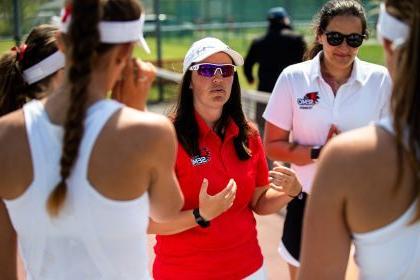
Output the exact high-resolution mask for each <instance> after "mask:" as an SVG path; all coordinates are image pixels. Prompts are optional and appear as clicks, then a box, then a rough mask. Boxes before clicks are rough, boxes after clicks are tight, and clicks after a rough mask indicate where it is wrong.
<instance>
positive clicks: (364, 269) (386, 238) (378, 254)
mask: <svg viewBox="0 0 420 280" xmlns="http://www.w3.org/2000/svg"><path fill="white" fill-rule="evenodd" d="M378 125H379V126H381V127H383V128H384V129H386V130H388V131H389V132H391V133H394V132H393V128H392V121H391V120H390V119H385V120H382V121H380V122H378ZM418 203H419V202H418V201H417V200H416V201H414V202H413V203H412V204H411V206H410V207H409V208H408V210H407V211H405V213H404V214H402V215H401V216H400V217H399V218H398V219H396V220H395V221H393V222H391V223H390V224H388V225H386V226H384V227H382V228H379V229H376V230H373V231H370V232H366V233H359V234H353V238H354V245H355V252H356V253H355V260H356V263H357V264H358V266H359V269H360V279H369V280H370V279H378V280H388V279H389V280H396V279H398V280H403V279H406V280H416V279H420V221H417V222H416V223H415V224H410V222H411V221H412V219H413V218H414V216H415V215H416V211H417V204H418Z"/></svg>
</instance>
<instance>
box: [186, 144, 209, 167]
mask: <svg viewBox="0 0 420 280" xmlns="http://www.w3.org/2000/svg"><path fill="white" fill-rule="evenodd" d="M210 158H211V157H210V151H209V149H207V148H205V147H204V148H201V149H200V152H199V154H198V155H196V156H193V157H192V158H191V163H192V165H194V166H197V165H202V164H206V163H208V162H209V161H210Z"/></svg>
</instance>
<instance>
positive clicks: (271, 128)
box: [264, 121, 312, 165]
mask: <svg viewBox="0 0 420 280" xmlns="http://www.w3.org/2000/svg"><path fill="white" fill-rule="evenodd" d="M289 134H290V132H289V131H287V130H284V129H281V128H279V127H277V126H275V125H274V124H272V123H270V122H268V121H267V122H266V123H265V133H264V149H265V152H266V154H267V157H268V158H269V159H271V160H280V161H284V162H291V163H294V164H297V165H306V164H310V163H312V159H311V148H312V146H304V145H299V144H293V143H290V142H289Z"/></svg>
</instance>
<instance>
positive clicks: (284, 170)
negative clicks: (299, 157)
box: [270, 166, 295, 176]
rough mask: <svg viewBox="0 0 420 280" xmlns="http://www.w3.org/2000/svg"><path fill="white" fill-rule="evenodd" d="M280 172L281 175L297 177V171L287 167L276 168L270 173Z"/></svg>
mask: <svg viewBox="0 0 420 280" xmlns="http://www.w3.org/2000/svg"><path fill="white" fill-rule="evenodd" d="M273 171H274V172H279V173H281V174H285V175H289V176H295V171H294V170H293V169H291V168H288V167H286V166H276V167H274V168H273V170H271V171H270V172H273Z"/></svg>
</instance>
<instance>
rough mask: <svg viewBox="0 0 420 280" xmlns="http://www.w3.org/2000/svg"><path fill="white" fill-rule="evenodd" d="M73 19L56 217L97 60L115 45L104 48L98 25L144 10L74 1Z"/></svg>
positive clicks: (52, 200)
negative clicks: (67, 98)
mask: <svg viewBox="0 0 420 280" xmlns="http://www.w3.org/2000/svg"><path fill="white" fill-rule="evenodd" d="M70 3H71V4H72V15H71V16H72V17H71V23H70V29H69V32H68V34H66V35H65V36H63V38H64V42H65V44H66V46H67V48H68V49H67V51H66V56H67V61H69V65H68V69H69V70H68V73H67V77H66V79H67V80H68V82H69V84H70V92H69V96H70V106H69V109H68V112H67V117H66V120H65V124H64V130H65V131H64V140H63V151H62V156H61V161H60V165H61V170H60V176H61V179H60V182H59V183H58V184H57V186H56V187H55V189H54V190H53V191H52V193H51V194H50V197H49V198H48V202H47V209H48V212H49V213H50V214H51V215H53V216H56V215H58V213H59V211H60V209H61V207H62V206H63V203H64V201H65V198H66V193H67V184H66V180H67V178H68V177H69V176H70V173H71V171H72V168H73V165H74V163H75V161H76V158H77V156H78V153H79V145H80V142H81V140H82V138H83V133H84V124H83V122H84V118H85V114H86V102H87V96H88V94H87V87H88V85H89V82H90V78H91V72H92V70H93V68H94V67H93V65H94V63H95V61H96V59H100V57H101V55H103V53H105V52H107V51H108V50H110V49H111V48H112V47H113V46H115V45H113V44H102V43H100V41H99V39H100V37H99V30H98V23H99V21H100V20H101V19H102V20H107V21H131V20H136V19H138V18H139V17H140V14H141V7H140V5H139V3H138V2H137V1H135V0H107V1H103V0H73V1H69V3H68V4H70Z"/></svg>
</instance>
